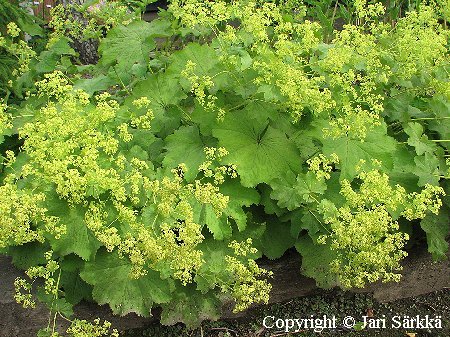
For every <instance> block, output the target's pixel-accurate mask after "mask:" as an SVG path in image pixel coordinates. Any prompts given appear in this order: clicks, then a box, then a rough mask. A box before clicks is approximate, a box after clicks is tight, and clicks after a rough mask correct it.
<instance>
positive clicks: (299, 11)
mask: <svg viewBox="0 0 450 337" xmlns="http://www.w3.org/2000/svg"><path fill="white" fill-rule="evenodd" d="M148 3H149V1H147V2H129V1H128V2H120V1H115V2H95V1H90V2H87V3H85V4H83V5H73V6H69V7H62V6H57V7H56V8H55V9H54V10H53V11H52V20H51V21H50V22H49V23H48V25H47V26H46V27H45V29H44V30H43V29H41V28H40V27H39V26H37V25H36V23H35V21H34V19H33V18H30V17H29V16H28V15H27V14H25V12H23V11H21V10H16V9H17V8H18V7H17V6H15V7H14V8H15V9H14V11H11V12H9V11H8V10H7V9H8V8H10V7H11V6H13V5H11V3H10V2H7V1H4V0H2V2H1V7H0V15H3V16H2V21H1V22H2V23H3V22H5V25H4V27H2V28H1V33H2V36H1V37H0V51H1V53H2V54H1V55H2V56H1V57H3V58H4V59H5V60H6V61H5V62H2V70H1V75H0V76H2V77H1V80H0V90H1V92H2V97H3V98H2V99H1V101H0V103H1V109H0V135H1V136H0V143H1V147H0V150H1V156H2V157H1V158H2V164H1V165H2V172H1V176H0V179H1V186H0V202H1V203H0V205H1V206H0V207H1V208H0V223H1V226H0V249H1V252H2V253H5V254H8V255H11V256H12V257H13V261H14V262H15V263H16V264H17V265H18V266H19V267H21V268H24V269H26V270H27V275H28V277H29V280H25V279H18V280H17V281H16V289H17V294H16V299H17V301H18V302H20V303H22V304H23V305H24V306H26V307H32V306H34V301H35V297H36V296H37V298H38V299H39V300H40V301H43V302H44V303H46V304H47V305H48V306H49V308H50V310H51V312H52V313H54V315H55V316H54V317H55V319H56V318H57V317H60V316H61V317H64V318H65V319H70V320H71V322H72V323H71V327H70V328H69V330H68V331H67V333H69V334H72V335H75V336H82V335H83V333H84V334H88V335H89V336H91V335H94V334H96V335H98V336H100V335H106V334H111V335H116V332H115V331H113V330H111V329H110V326H109V324H108V323H105V324H103V323H101V322H99V321H96V322H94V323H89V322H85V321H80V320H77V319H73V318H71V317H72V314H73V313H72V306H73V305H75V304H77V303H79V302H80V301H81V300H83V299H86V300H94V301H96V302H98V303H99V304H109V305H110V307H111V308H112V310H113V311H114V312H115V313H117V314H122V315H123V314H126V313H129V312H136V313H138V314H140V315H144V316H146V315H149V314H150V310H151V308H152V307H154V306H160V307H162V318H161V320H162V323H164V324H174V323H176V322H184V323H186V325H188V326H195V325H196V324H198V323H199V322H201V321H202V320H205V319H217V318H218V317H219V316H220V306H221V303H223V302H224V301H228V300H233V301H234V302H235V310H236V311H241V310H245V309H246V308H247V307H248V306H249V305H251V304H252V303H264V302H267V301H268V298H269V292H270V289H271V285H270V276H271V273H270V272H267V271H265V270H263V269H261V268H260V267H258V265H257V264H256V262H255V260H257V259H258V258H260V257H261V256H262V255H265V256H267V257H268V258H270V259H276V258H279V257H281V256H282V255H283V254H284V252H286V251H287V250H288V249H293V248H295V249H296V250H297V251H298V252H299V253H300V254H301V255H302V266H301V270H302V272H303V274H305V275H307V276H310V277H313V278H314V279H316V281H317V283H318V284H319V285H320V286H322V287H333V286H341V287H344V288H345V287H363V286H364V285H365V284H367V283H368V282H374V281H376V280H380V279H381V280H383V281H391V280H396V281H397V280H399V278H400V275H399V273H398V272H399V271H400V270H401V260H402V259H403V258H404V257H405V256H406V255H407V250H408V246H409V245H413V244H414V243H415V242H424V241H426V242H427V245H428V249H429V252H430V253H431V254H433V256H434V257H435V258H436V259H439V258H443V257H445V253H446V251H447V249H448V243H447V241H446V236H447V235H448V232H449V223H448V218H449V216H448V207H449V202H448V198H446V196H445V195H446V192H447V193H448V178H449V166H450V163H449V157H448V156H449V154H448V146H449V145H448V144H449V139H450V137H449V131H448V130H449V129H450V128H449V123H450V120H449V119H450V113H449V111H450V110H449V107H450V85H449V68H450V67H449V57H448V55H449V53H448V49H449V31H448V29H447V24H448V17H449V15H448V13H449V12H448V11H449V3H448V2H431V3H426V4H425V3H410V2H408V3H406V2H405V3H403V2H402V3H394V5H393V4H392V3H390V4H384V3H382V2H369V3H367V2H366V1H354V2H324V1H320V2H313V1H307V2H304V3H303V2H300V1H278V2H274V1H257V2H252V1H214V2H210V1H189V0H188V1H171V2H170V5H169V8H168V10H167V11H165V10H162V11H161V12H160V14H159V17H158V18H157V19H156V20H154V21H152V22H145V21H143V20H142V19H141V11H142V10H143V8H145V5H146V4H148ZM11 8H12V7H11ZM4 13H8V15H9V16H8V17H6V16H5V14H4ZM74 13H77V14H74ZM74 15H76V17H77V18H78V19H77V20H74ZM80 41H94V42H95V43H98V57H99V60H98V62H97V63H95V64H82V62H81V60H82V59H83V58H82V57H81V55H80V50H79V49H78V46H79V45H80V44H79V42H80ZM299 269H300V266H299ZM37 279H42V280H43V286H42V287H38V288H39V289H38V290H37V292H36V295H35V293H34V292H32V288H33V287H32V285H33V283H34V281H35V280H37ZM52 322H54V320H50V324H49V326H48V327H47V328H46V329H43V330H42V331H41V334H40V335H41V336H50V335H51V336H56V335H57V333H56V332H55V331H54V324H53V325H52V324H51V323H52Z"/></svg>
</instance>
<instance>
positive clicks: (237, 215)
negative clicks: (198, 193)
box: [220, 179, 260, 231]
mask: <svg viewBox="0 0 450 337" xmlns="http://www.w3.org/2000/svg"><path fill="white" fill-rule="evenodd" d="M220 192H221V193H222V194H223V195H226V196H229V197H230V201H229V202H228V207H227V208H226V210H225V211H224V213H225V215H228V216H229V217H231V218H232V219H233V220H234V221H235V222H236V225H237V227H238V229H239V231H243V230H244V229H245V228H246V227H247V214H246V212H245V211H244V209H243V208H242V207H245V206H246V207H248V206H250V205H253V204H258V202H259V200H260V196H259V193H258V192H257V191H256V190H255V189H253V188H246V187H244V186H242V185H241V183H240V182H239V180H238V179H232V180H227V181H226V182H225V183H223V184H222V185H220Z"/></svg>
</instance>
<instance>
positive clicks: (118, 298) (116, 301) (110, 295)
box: [80, 250, 173, 316]
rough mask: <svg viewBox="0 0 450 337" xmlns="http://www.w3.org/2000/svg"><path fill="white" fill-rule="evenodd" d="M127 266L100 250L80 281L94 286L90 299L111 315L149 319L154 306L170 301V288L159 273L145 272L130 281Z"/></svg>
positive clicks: (126, 263) (119, 259)
mask: <svg viewBox="0 0 450 337" xmlns="http://www.w3.org/2000/svg"><path fill="white" fill-rule="evenodd" d="M130 272H131V263H130V262H129V261H128V260H127V259H126V258H122V259H121V258H119V256H118V255H117V254H116V253H108V252H106V251H104V250H103V251H101V252H99V253H98V254H97V256H96V257H95V260H93V261H90V262H87V263H86V265H85V267H84V269H83V270H82V271H81V273H80V276H81V278H82V279H83V280H84V281H86V282H87V283H89V284H91V285H93V286H94V290H93V292H92V297H93V299H94V300H95V301H96V302H97V303H98V304H100V305H102V304H108V305H109V306H110V307H111V309H112V311H113V313H114V314H118V315H126V314H128V313H131V312H134V313H136V314H138V315H140V316H151V313H150V310H151V309H152V307H153V305H154V304H161V303H167V302H169V301H170V300H171V299H172V294H171V293H172V291H173V285H172V284H171V282H170V281H169V280H162V279H161V277H160V274H159V273H158V272H156V271H153V270H148V273H147V275H145V276H142V277H140V278H138V279H132V278H130Z"/></svg>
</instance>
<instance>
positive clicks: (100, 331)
mask: <svg viewBox="0 0 450 337" xmlns="http://www.w3.org/2000/svg"><path fill="white" fill-rule="evenodd" d="M66 332H67V333H68V334H69V335H71V336H73V337H102V336H105V337H119V332H118V331H117V329H111V323H110V322H108V321H104V322H103V324H100V319H99V318H96V319H94V321H93V323H91V322H88V321H86V320H80V319H74V320H73V321H71V323H70V326H69V327H68V328H67V330H66Z"/></svg>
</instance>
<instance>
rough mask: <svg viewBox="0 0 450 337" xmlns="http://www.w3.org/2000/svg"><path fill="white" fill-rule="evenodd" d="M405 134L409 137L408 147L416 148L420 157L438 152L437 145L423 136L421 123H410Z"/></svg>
mask: <svg viewBox="0 0 450 337" xmlns="http://www.w3.org/2000/svg"><path fill="white" fill-rule="evenodd" d="M405 133H406V134H407V135H408V145H410V146H412V147H414V148H415V150H416V153H417V154H418V155H419V156H421V155H423V154H424V153H433V152H434V151H436V148H437V146H436V144H435V143H433V142H432V141H431V140H429V139H428V137H427V136H426V135H424V134H423V127H422V125H420V124H419V123H415V122H414V123H408V125H407V126H406V127H405Z"/></svg>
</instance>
